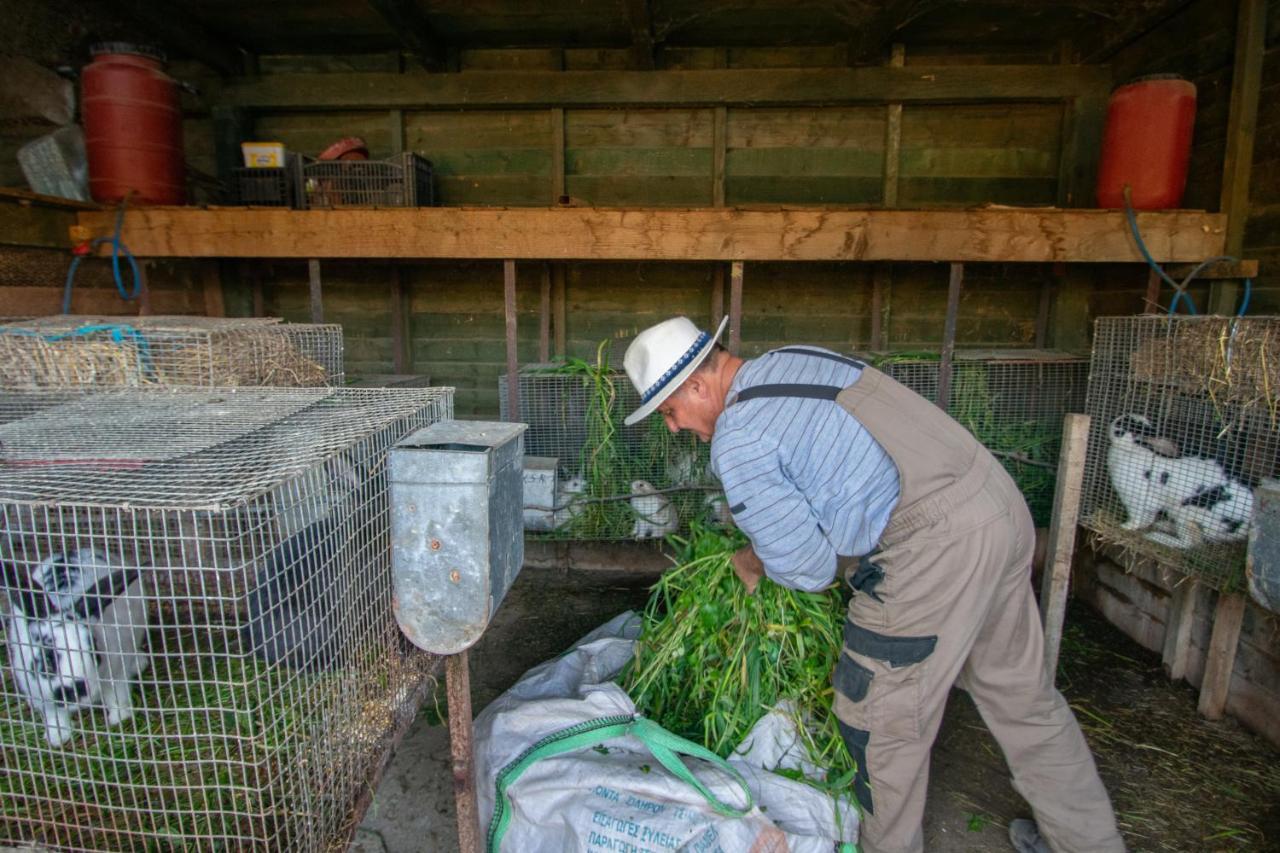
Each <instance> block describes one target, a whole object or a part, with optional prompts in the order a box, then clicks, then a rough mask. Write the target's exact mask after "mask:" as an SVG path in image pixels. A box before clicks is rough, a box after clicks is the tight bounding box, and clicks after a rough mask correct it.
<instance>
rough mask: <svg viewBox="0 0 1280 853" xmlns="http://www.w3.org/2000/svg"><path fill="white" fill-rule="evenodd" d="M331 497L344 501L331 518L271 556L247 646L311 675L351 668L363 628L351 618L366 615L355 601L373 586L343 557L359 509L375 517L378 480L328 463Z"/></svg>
mask: <svg viewBox="0 0 1280 853" xmlns="http://www.w3.org/2000/svg"><path fill="white" fill-rule="evenodd" d="M325 465H326V472H327V477H328V479H329V487H330V488H329V490H326V495H327V496H336V499H335V500H333V502H332V505H331V506H330V507H329V508H328V512H327V514H325V515H324V516H323V517H321V518H320V519H319V520H317V521H315V522H313V523H311V524H309V525H308V526H306V527H304V528H303V529H301V530H299V531H298V532H297V533H294V534H293V535H292V536H289V537H288V538H287V539H285V540H284V541H283V542H281V543H280V544H279V545H278V546H276V547H275V548H274V549H273V550H272V551H271V553H270V554H269V555H268V556H267V559H266V561H265V562H264V564H263V566H262V568H261V569H259V571H258V572H257V575H256V577H255V578H254V583H253V587H252V589H250V590H249V592H248V595H247V596H246V604H247V606H248V613H247V615H246V619H245V622H244V624H243V625H241V627H240V637H241V641H242V642H243V643H244V644H245V646H247V647H248V650H249V651H250V652H251V653H252V654H254V655H255V656H257V657H258V658H260V659H262V660H264V661H266V662H267V663H271V664H278V665H284V666H288V667H289V668H291V669H297V670H302V671H304V672H323V671H327V670H333V669H336V668H339V667H341V666H343V665H344V664H345V662H346V657H347V654H348V653H350V652H352V651H354V650H353V649H351V648H349V646H350V645H351V641H350V639H349V637H350V635H352V632H354V631H356V630H358V629H359V628H360V626H359V625H356V624H353V620H351V619H348V618H345V617H346V614H347V613H348V612H358V611H357V608H358V603H357V602H355V601H353V600H352V596H353V595H356V594H357V593H358V591H359V589H363V588H366V587H367V586H368V584H367V583H365V582H362V581H361V579H360V578H359V577H358V576H359V575H360V574H361V572H362V571H363V566H361V565H359V564H356V563H355V562H353V561H348V560H343V559H341V552H342V550H343V548H344V547H345V546H346V545H347V541H348V540H349V539H351V538H352V537H353V536H354V535H355V534H356V533H357V531H355V530H353V529H351V527H350V526H344V524H343V522H344V521H348V522H350V524H357V525H358V524H359V523H360V521H359V520H358V518H357V519H356V520H354V521H352V520H351V519H352V517H353V516H354V511H355V509H356V508H357V507H359V508H360V510H361V512H362V513H369V514H372V513H374V512H375V507H373V506H372V505H369V504H368V501H371V500H373V498H374V495H373V488H372V482H373V481H372V478H371V477H370V476H369V472H368V471H367V469H366V467H365V466H363V465H361V464H358V463H356V462H355V461H353V460H351V459H349V458H347V457H345V456H339V457H335V458H333V459H330V460H328V461H327V462H326V463H325Z"/></svg>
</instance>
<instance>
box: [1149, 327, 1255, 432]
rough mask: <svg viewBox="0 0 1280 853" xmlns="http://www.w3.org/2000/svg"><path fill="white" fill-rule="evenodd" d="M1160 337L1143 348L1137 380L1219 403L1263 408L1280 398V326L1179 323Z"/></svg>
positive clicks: (1150, 339) (1168, 328) (1150, 340)
mask: <svg viewBox="0 0 1280 853" xmlns="http://www.w3.org/2000/svg"><path fill="white" fill-rule="evenodd" d="M1163 331H1164V334H1163V336H1161V337H1154V338H1149V339H1147V340H1144V341H1142V342H1141V343H1139V345H1138V347H1137V349H1136V350H1135V351H1134V352H1133V353H1132V355H1131V356H1130V360H1129V368H1130V371H1131V373H1132V375H1133V378H1134V379H1135V380H1138V381H1141V382H1150V383H1156V384H1160V385H1165V386H1168V387H1170V388H1172V389H1173V390H1176V391H1179V392H1182V393H1186V394H1199V395H1203V396H1205V397H1208V398H1209V399H1210V400H1212V401H1214V402H1215V403H1216V404H1231V405H1234V406H1239V407H1241V408H1253V407H1264V408H1265V409H1267V410H1268V412H1269V413H1270V414H1272V415H1274V413H1275V410H1276V404H1277V400H1278V398H1280V325H1277V324H1276V323H1275V322H1274V321H1273V320H1272V319H1270V318H1263V317H1259V318H1250V317H1242V318H1239V319H1235V318H1229V317H1198V318H1185V317H1184V318H1177V322H1171V323H1169V324H1168V325H1166V326H1165V327H1164V329H1163Z"/></svg>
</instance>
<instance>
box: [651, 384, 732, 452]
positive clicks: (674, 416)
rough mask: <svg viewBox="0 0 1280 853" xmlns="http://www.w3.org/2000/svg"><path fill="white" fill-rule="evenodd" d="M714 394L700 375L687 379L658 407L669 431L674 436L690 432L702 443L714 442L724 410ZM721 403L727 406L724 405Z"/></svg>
mask: <svg viewBox="0 0 1280 853" xmlns="http://www.w3.org/2000/svg"><path fill="white" fill-rule="evenodd" d="M710 390H711V389H710V386H709V385H708V384H707V381H706V379H704V378H703V377H702V376H701V375H699V374H697V373H695V374H694V375H692V376H690V377H689V378H688V379H686V380H685V381H684V384H683V385H681V386H680V387H679V388H677V389H676V391H675V393H674V394H672V395H671V396H670V397H668V398H667V399H665V400H663V401H662V405H661V406H658V409H657V411H658V414H660V415H662V419H663V421H665V422H666V424H667V429H669V430H671V431H672V432H679V431H680V430H682V429H687V430H689V431H690V432H692V433H693V434H694V435H696V436H698V438H699V439H701V440H702V441H704V442H705V441H711V436H712V434H714V433H715V431H716V418H718V417H719V416H720V408H721V406H719V405H717V401H716V400H714V399H713V395H712V394H711V393H710ZM719 402H720V403H721V404H723V401H719Z"/></svg>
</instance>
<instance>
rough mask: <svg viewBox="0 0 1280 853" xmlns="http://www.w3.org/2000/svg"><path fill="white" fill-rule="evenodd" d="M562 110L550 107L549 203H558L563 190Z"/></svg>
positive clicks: (563, 192)
mask: <svg viewBox="0 0 1280 853" xmlns="http://www.w3.org/2000/svg"><path fill="white" fill-rule="evenodd" d="M564 158H565V154H564V110H563V109H561V108H560V107H553V108H552V109H551V203H552V204H559V203H560V200H561V198H562V197H563V196H564V194H565V190H564Z"/></svg>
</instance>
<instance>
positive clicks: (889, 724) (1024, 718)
mask: <svg viewBox="0 0 1280 853" xmlns="http://www.w3.org/2000/svg"><path fill="white" fill-rule="evenodd" d="M788 351H791V352H797V351H799V352H807V353H808V354H811V355H814V356H815V357H821V358H833V356H831V355H830V354H828V353H818V352H813V351H808V350H800V349H799V348H790V349H789V350H788ZM840 360H842V361H848V360H845V359H840ZM855 364H857V363H855ZM824 388H825V391H824V390H823V389H824ZM791 396H801V397H826V398H827V399H832V400H834V401H835V402H836V403H838V404H839V405H841V406H843V407H844V408H845V410H846V411H848V412H849V413H850V414H851V415H853V416H854V417H855V418H857V420H858V422H859V423H860V424H861V425H862V426H863V427H864V428H866V430H867V431H868V432H870V433H871V435H872V437H873V438H875V439H876V441H877V442H879V444H880V446H881V447H883V448H884V450H885V452H886V453H888V455H889V457H890V458H891V459H892V460H893V461H894V464H895V465H896V466H897V468H898V475H899V486H900V496H899V499H898V505H897V507H896V508H895V510H894V511H893V514H892V515H891V516H890V518H889V524H888V526H887V527H886V528H885V531H884V533H883V534H882V536H881V538H880V547H879V550H878V551H877V552H876V553H875V554H873V555H871V556H870V557H864V558H863V559H862V560H861V561H852V562H853V566H852V567H851V570H850V571H849V572H848V573H847V575H846V579H847V580H848V581H849V583H850V584H851V585H852V586H853V588H854V590H855V593H854V597H853V600H852V601H851V602H850V604H849V615H848V619H847V620H846V622H845V629H844V649H843V653H842V654H841V656H840V661H839V663H838V664H837V666H836V669H835V673H834V674H833V683H834V685H835V690H836V694H835V713H836V716H837V718H838V719H839V721H840V730H841V733H842V734H843V735H844V739H845V742H846V743H847V744H848V746H849V750H850V752H851V753H853V756H854V759H855V760H856V761H857V762H858V767H859V771H858V776H857V780H856V782H855V792H856V794H857V796H858V799H859V801H860V802H861V803H862V806H863V810H864V812H865V821H864V824H863V830H862V840H861V846H862V850H863V851H864V853H908V851H921V850H923V849H924V838H923V831H922V828H921V821H922V818H923V815H924V807H925V792H926V789H927V787H928V777H929V752H930V748H931V747H932V745H933V741H934V738H935V737H936V735H937V733H938V726H939V725H940V723H941V722H942V712H943V709H944V707H945V705H946V701H947V695H948V693H949V692H950V689H951V686H952V685H953V684H957V683H958V684H959V686H960V687H962V688H964V689H965V690H967V691H968V692H969V694H970V695H971V696H972V697H973V701H974V703H975V704H976V705H977V707H978V711H979V712H980V713H981V714H982V718H983V720H985V721H986V724H987V726H988V728H990V729H991V732H992V734H994V735H995V737H996V740H997V741H999V743H1000V747H1001V749H1002V750H1003V751H1004V755H1005V759H1006V760H1007V761H1008V763H1009V767H1010V769H1011V770H1012V773H1013V786H1014V788H1015V789H1017V791H1018V793H1020V794H1021V795H1022V796H1023V797H1024V798H1025V799H1026V800H1027V802H1028V803H1030V804H1031V808H1032V810H1033V812H1034V813H1035V818H1036V822H1037V823H1038V824H1039V826H1040V831H1041V832H1042V833H1043V834H1044V836H1045V838H1046V839H1047V840H1048V841H1049V843H1050V845H1051V846H1052V848H1053V849H1054V850H1055V851H1072V853H1076V851H1079V853H1085V851H1088V853H1110V851H1123V850H1124V844H1123V842H1122V841H1121V839H1120V835H1119V833H1118V831H1117V829H1116V822H1115V815H1114V814H1113V812H1112V810H1111V801H1110V799H1109V798H1108V797H1107V792H1106V790H1105V789H1104V788H1103V786H1102V780H1101V779H1100V778H1099V777H1098V772H1097V768H1096V767H1095V766H1094V763H1093V756H1092V755H1091V754H1090V752H1089V747H1088V745H1087V744H1086V743H1085V740H1084V737H1083V735H1082V734H1081V733H1080V727H1079V725H1078V724H1077V723H1076V720H1075V717H1074V716H1073V714H1072V713H1071V709H1070V708H1069V707H1068V705H1067V702H1066V700H1065V699H1063V697H1062V694H1060V693H1059V692H1058V691H1057V690H1056V689H1055V688H1054V686H1053V679H1052V676H1051V674H1050V673H1049V672H1048V670H1047V668H1046V666H1045V662H1044V634H1043V629H1042V628H1041V624H1040V615H1039V610H1038V609H1037V607H1036V602H1035V598H1034V596H1033V595H1032V590H1031V580H1030V577H1031V556H1032V550H1033V547H1034V539H1035V534H1034V528H1033V525H1032V521H1031V515H1030V513H1029V512H1028V510H1027V505H1026V502H1025V501H1024V500H1023V498H1022V495H1021V494H1020V493H1019V492H1018V489H1017V487H1016V486H1015V485H1014V482H1013V480H1012V478H1011V477H1010V476H1009V475H1008V473H1007V472H1006V471H1005V470H1004V468H1003V467H1002V466H1001V465H1000V463H999V462H997V461H996V460H995V458H994V457H992V455H991V454H990V453H988V452H987V451H986V449H985V448H983V447H982V445H981V444H979V443H978V441H977V440H976V439H975V438H974V437H973V436H972V435H971V434H970V433H969V431H968V430H966V429H965V428H964V427H962V426H960V425H959V424H958V423H956V422H955V421H954V420H952V419H951V418H950V417H948V416H947V415H946V414H945V413H943V412H942V411H941V410H940V409H938V408H937V407H936V406H934V405H933V404H932V403H930V402H928V401H927V400H925V399H924V398H923V397H921V396H919V395H918V394H916V393H915V392H913V391H911V390H909V389H907V388H906V387H904V386H903V385H900V384H899V383H898V382H896V381H894V380H893V379H891V378H889V377H888V376H886V375H885V374H883V373H881V372H880V371H878V370H875V369H874V368H871V367H866V366H862V375H861V377H860V378H859V379H858V381H857V382H855V383H854V384H853V385H851V386H849V387H848V388H844V389H838V388H828V387H826V386H812V385H798V386H797V385H764V386H755V387H752V388H747V389H745V390H744V391H743V392H742V393H741V394H739V395H738V397H737V398H736V399H735V400H733V401H731V403H730V404H731V405H732V404H734V403H737V402H743V401H745V400H747V399H753V398H758V397H791Z"/></svg>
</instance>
